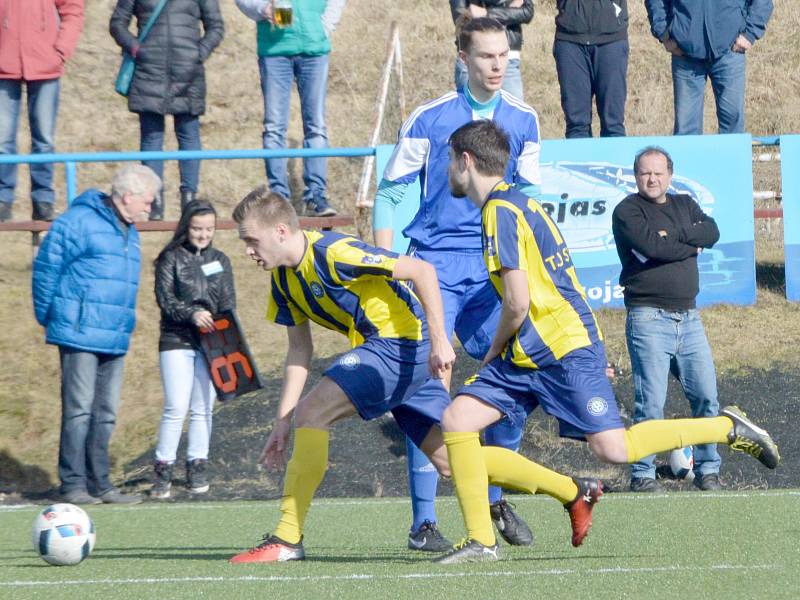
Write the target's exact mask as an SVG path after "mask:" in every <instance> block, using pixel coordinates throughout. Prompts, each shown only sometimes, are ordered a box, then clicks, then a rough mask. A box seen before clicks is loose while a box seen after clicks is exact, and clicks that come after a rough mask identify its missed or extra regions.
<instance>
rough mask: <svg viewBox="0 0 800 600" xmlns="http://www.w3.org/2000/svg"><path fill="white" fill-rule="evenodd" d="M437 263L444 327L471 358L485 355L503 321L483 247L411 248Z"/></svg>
mask: <svg viewBox="0 0 800 600" xmlns="http://www.w3.org/2000/svg"><path fill="white" fill-rule="evenodd" d="M409 254H411V255H413V256H414V257H415V258H419V259H421V260H424V261H425V262H428V263H430V264H432V265H433V266H434V267H436V275H437V277H438V278H439V288H440V290H441V293H442V304H443V307H444V330H445V332H446V333H447V335H448V336H450V337H451V338H452V336H453V332H455V334H456V335H457V336H458V340H459V341H460V342H461V345H462V346H463V347H464V350H466V352H467V354H469V355H470V356H471V357H472V358H475V359H477V360H481V359H483V357H484V356H486V353H487V352H488V351H489V348H490V347H491V345H492V338H493V337H494V332H495V330H496V329H497V324H498V323H499V321H500V298H499V297H498V295H497V292H496V291H495V289H494V286H493V285H492V282H491V281H490V280H489V273H488V272H487V271H486V263H484V261H483V252H482V251H472V252H470V251H463V252H459V251H450V250H424V249H418V248H417V249H413V247H412V249H411V250H409Z"/></svg>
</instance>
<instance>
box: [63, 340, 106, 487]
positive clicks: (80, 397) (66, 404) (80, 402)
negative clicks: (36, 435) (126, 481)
mask: <svg viewBox="0 0 800 600" xmlns="http://www.w3.org/2000/svg"><path fill="white" fill-rule="evenodd" d="M58 351H59V358H60V361H61V442H60V445H59V449H58V477H59V479H60V480H61V493H62V494H68V493H70V492H73V491H76V490H82V491H86V490H87V489H88V485H87V473H86V471H87V469H86V465H87V455H86V448H87V446H88V444H87V441H88V435H89V423H90V421H91V415H92V404H93V402H94V398H95V384H96V381H97V370H98V356H97V355H96V354H93V353H91V352H80V351H78V350H72V349H69V348H65V347H63V346H59V348H58Z"/></svg>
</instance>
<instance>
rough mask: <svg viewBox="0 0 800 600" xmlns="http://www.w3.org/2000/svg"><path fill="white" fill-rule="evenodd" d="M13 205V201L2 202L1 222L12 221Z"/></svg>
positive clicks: (0, 207) (0, 208) (0, 204)
mask: <svg viewBox="0 0 800 600" xmlns="http://www.w3.org/2000/svg"><path fill="white" fill-rule="evenodd" d="M11 206H12V204H11V202H0V223H4V222H5V221H10V220H11V217H12V216H14V213H13V210H12V209H11Z"/></svg>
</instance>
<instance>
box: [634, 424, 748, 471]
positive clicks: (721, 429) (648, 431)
mask: <svg viewBox="0 0 800 600" xmlns="http://www.w3.org/2000/svg"><path fill="white" fill-rule="evenodd" d="M731 427H733V422H732V421H731V420H730V419H729V418H728V417H708V418H698V419H661V420H653V421H643V422H642V423H637V424H636V425H634V426H633V427H631V428H630V429H627V430H626V431H625V444H626V445H627V447H628V462H629V463H633V462H636V461H637V460H640V459H642V458H644V457H645V456H650V455H651V454H658V453H659V452H666V451H667V450H674V449H675V448H684V447H686V446H694V445H695V444H714V443H719V444H727V443H728V432H729V431H730V430H731Z"/></svg>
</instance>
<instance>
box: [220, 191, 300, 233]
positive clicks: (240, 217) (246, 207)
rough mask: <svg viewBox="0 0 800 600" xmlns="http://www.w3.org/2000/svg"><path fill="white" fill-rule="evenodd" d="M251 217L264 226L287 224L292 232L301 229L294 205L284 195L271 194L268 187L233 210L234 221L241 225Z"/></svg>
mask: <svg viewBox="0 0 800 600" xmlns="http://www.w3.org/2000/svg"><path fill="white" fill-rule="evenodd" d="M251 217H252V218H254V219H256V220H257V221H258V222H259V223H261V224H262V225H275V224H277V223H285V224H286V225H288V226H289V229H291V230H292V231H296V230H297V229H300V222H299V221H298V219H297V213H296V212H295V210H294V207H293V206H292V203H291V202H289V201H288V200H287V199H286V198H285V197H284V196H283V195H282V194H279V193H278V192H271V191H270V190H269V188H268V187H267V186H266V185H260V186H258V187H257V188H256V189H254V190H253V191H251V192H250V193H249V194H247V195H246V196H245V197H244V198H242V201H241V202H239V204H237V205H236V208H234V209H233V220H234V221H236V223H238V224H239V225H241V224H242V223H243V222H244V221H245V219H248V218H251Z"/></svg>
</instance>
